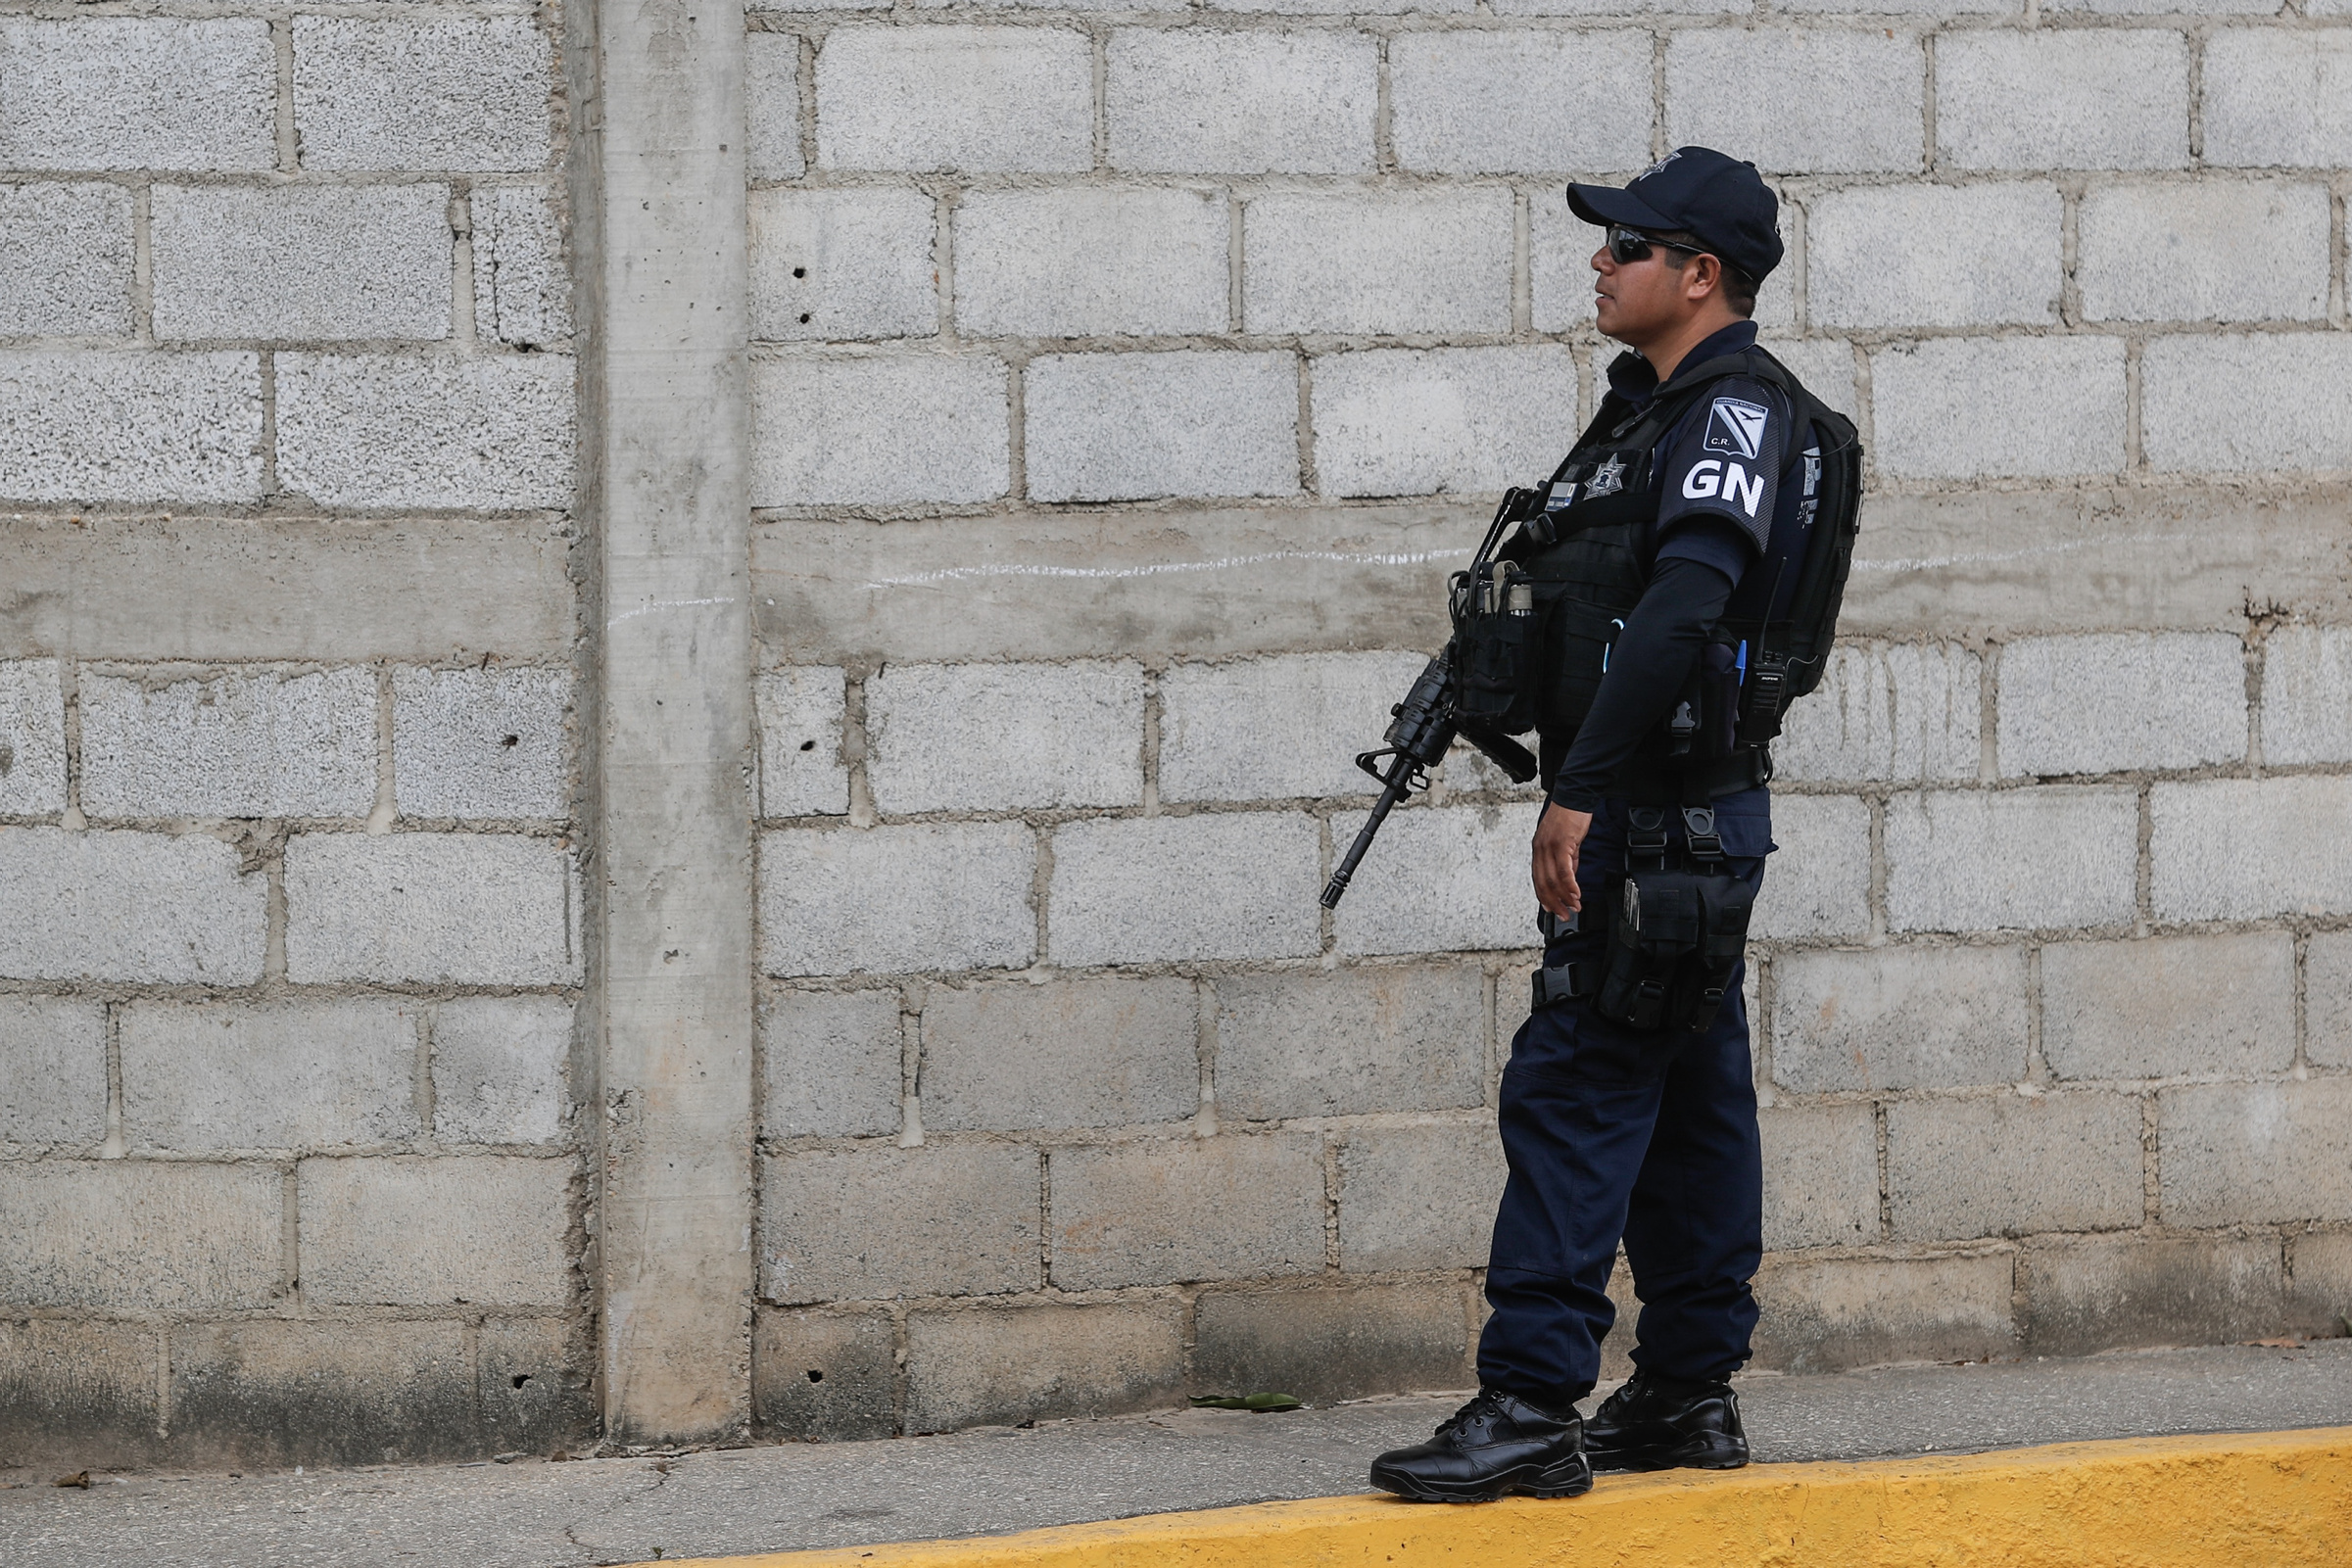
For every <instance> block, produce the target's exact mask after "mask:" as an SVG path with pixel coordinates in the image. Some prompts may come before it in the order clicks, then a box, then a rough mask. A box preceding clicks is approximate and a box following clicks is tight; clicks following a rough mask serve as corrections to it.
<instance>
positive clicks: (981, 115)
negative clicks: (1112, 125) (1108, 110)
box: [817, 24, 1094, 173]
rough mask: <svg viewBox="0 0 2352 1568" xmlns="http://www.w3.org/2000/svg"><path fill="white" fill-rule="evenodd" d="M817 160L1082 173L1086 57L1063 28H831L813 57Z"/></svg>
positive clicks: (1080, 40) (1088, 110) (1089, 141)
mask: <svg viewBox="0 0 2352 1568" xmlns="http://www.w3.org/2000/svg"><path fill="white" fill-rule="evenodd" d="M817 163H818V165H819V166H822V167H825V168H900V169H917V170H921V169H955V170H958V171H961V172H965V173H973V172H980V171H984V170H1027V171H1032V172H1038V173H1076V172H1078V171H1080V170H1081V169H1086V168H1091V167H1093V166H1094V68H1093V50H1092V48H1091V46H1090V45H1089V43H1088V40H1087V38H1086V35H1085V34H1084V33H1082V32H1080V31H1078V30H1076V29H1075V28H1067V27H962V26H944V25H939V24H928V25H924V26H919V27H888V26H885V27H868V26H858V27H837V28H835V29H834V30H833V31H832V32H831V33H829V34H827V35H826V38H825V41H824V45H823V47H821V48H820V49H819V50H818V51H817Z"/></svg>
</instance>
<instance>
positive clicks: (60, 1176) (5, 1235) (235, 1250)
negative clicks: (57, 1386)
mask: <svg viewBox="0 0 2352 1568" xmlns="http://www.w3.org/2000/svg"><path fill="white" fill-rule="evenodd" d="M284 1186H285V1178H284V1177H283V1176H282V1175H280V1174H279V1172H278V1171H277V1170H276V1169H275V1168H274V1167H272V1166H268V1165H217V1164H198V1163H195V1162H190V1161H173V1162H156V1161H150V1160H101V1161H90V1162H82V1161H65V1160H45V1161H5V1162H0V1302H6V1303H7V1304H9V1305H10V1306H12V1307H80V1308H83V1309H85V1310H98V1311H122V1310H129V1311H145V1312H173V1311H235V1310H241V1309H251V1308H255V1307H268V1306H270V1305H272V1304H273V1303H274V1302H275V1301H276V1300H277V1297H278V1294H279V1289H280V1286H281V1284H282V1282H283V1279H284V1246H283V1231H284V1224H283V1221H282V1217H281V1216H282V1213H283V1204H282V1202H281V1199H280V1195H281V1193H282V1191H283V1189H284Z"/></svg>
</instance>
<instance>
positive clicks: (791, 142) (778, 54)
mask: <svg viewBox="0 0 2352 1568" xmlns="http://www.w3.org/2000/svg"><path fill="white" fill-rule="evenodd" d="M744 122H745V123H744V152H745V155H746V157H745V162H746V164H747V165H748V169H747V172H749V174H750V176H751V177H752V178H753V179H755V180H756V179H798V178H799V177H800V176H801V174H803V173H804V172H806V171H807V165H806V163H805V161H804V160H803V159H802V157H801V153H800V39H799V36H798V34H796V33H790V32H750V33H745V34H744Z"/></svg>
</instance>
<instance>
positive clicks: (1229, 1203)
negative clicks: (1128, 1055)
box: [1050, 1133, 1323, 1290]
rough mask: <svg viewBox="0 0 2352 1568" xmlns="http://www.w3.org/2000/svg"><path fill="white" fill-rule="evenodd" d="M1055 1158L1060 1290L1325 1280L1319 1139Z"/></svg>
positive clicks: (1171, 1144) (1124, 1147)
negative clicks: (1282, 1277) (1295, 1277)
mask: <svg viewBox="0 0 2352 1568" xmlns="http://www.w3.org/2000/svg"><path fill="white" fill-rule="evenodd" d="M1051 1158H1052V1166H1051V1170H1050V1175H1051V1178H1052V1182H1053V1212H1052V1217H1051V1225H1052V1241H1053V1265H1052V1279H1053V1283H1054V1284H1056V1285H1057V1286H1060V1287H1061V1288H1062V1289H1064V1290H1115V1289H1118V1288H1119V1287H1121V1286H1125V1285H1171V1284H1176V1283H1177V1282H1179V1281H1183V1280H1194V1279H1252V1278H1257V1277H1259V1276H1262V1275H1272V1274H1317V1273H1320V1272H1321V1271H1322V1266H1323V1151H1322V1140H1321V1139H1320V1138H1318V1137H1316V1136H1314V1135H1313V1134H1300V1133H1265V1134H1257V1135H1247V1136H1233V1135H1230V1134H1228V1135H1226V1136H1224V1137H1220V1138H1198V1139H1195V1138H1153V1139H1146V1140H1144V1141H1142V1142H1139V1143H1125V1144H1111V1145H1108V1146H1103V1147H1096V1148H1084V1147H1080V1148H1071V1149H1056V1150H1054V1151H1053V1153H1052V1156H1051Z"/></svg>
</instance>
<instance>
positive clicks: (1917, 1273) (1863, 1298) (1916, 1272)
mask: <svg viewBox="0 0 2352 1568" xmlns="http://www.w3.org/2000/svg"><path fill="white" fill-rule="evenodd" d="M2015 1267H2016V1264H2015V1261H2014V1259H2012V1257H2011V1255H2010V1254H2009V1253H2007V1252H2006V1251H2003V1252H1996V1253H1987V1254H1977V1255H1972V1256H1967V1257H1959V1258H1786V1259H1772V1260H1770V1261H1768V1262H1766V1263H1765V1264H1764V1266H1763V1268H1762V1269H1761V1270H1760V1271H1759V1272H1758V1273H1757V1275H1756V1279H1755V1299H1756V1305H1757V1306H1758V1307H1761V1308H1762V1309H1763V1318H1762V1321H1761V1322H1759V1323H1757V1325H1756V1332H1755V1359H1754V1361H1753V1362H1752V1363H1751V1365H1752V1366H1753V1367H1754V1368H1755V1369H1756V1370H1758V1371H1776V1372H1843V1371H1845V1370H1847V1369H1848V1368H1849V1367H1856V1366H1883V1365H1885V1364H1886V1363H1887V1362H1889V1361H1989V1360H1992V1358H1993V1357H1995V1356H2002V1355H2012V1354H2016V1350H2017V1326H2016V1323H2015V1321H2014V1318H2013V1314H2012V1311H2011V1308H2010V1305H2009V1298H2010V1284H2011V1275H2012V1274H2013V1273H2014V1272H2015Z"/></svg>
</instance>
